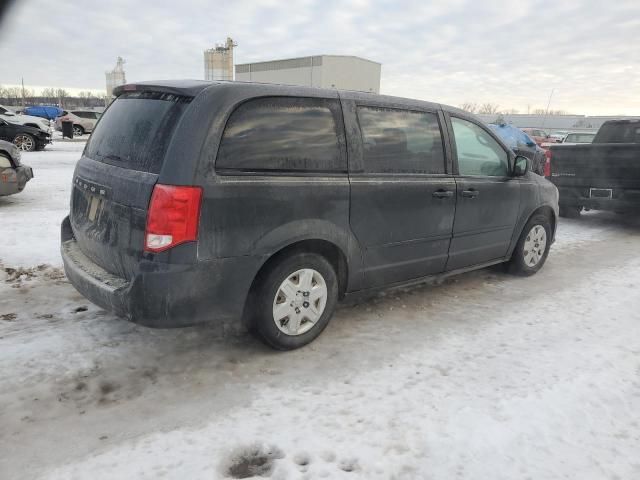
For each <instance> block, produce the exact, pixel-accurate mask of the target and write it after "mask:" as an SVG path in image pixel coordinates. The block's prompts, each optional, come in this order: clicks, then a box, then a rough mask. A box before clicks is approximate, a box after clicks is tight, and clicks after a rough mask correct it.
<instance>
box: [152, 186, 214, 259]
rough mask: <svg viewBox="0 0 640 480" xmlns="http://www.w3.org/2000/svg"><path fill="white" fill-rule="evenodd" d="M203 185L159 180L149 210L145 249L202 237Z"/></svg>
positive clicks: (156, 248)
mask: <svg viewBox="0 0 640 480" xmlns="http://www.w3.org/2000/svg"><path fill="white" fill-rule="evenodd" d="M201 201H202V188H200V187H181V186H174V185H162V184H159V183H158V184H156V186H155V187H153V193H152V194H151V202H150V203H149V211H148V213H147V228H146V230H145V235H144V238H145V243H144V249H145V251H147V252H162V251H163V250H167V249H169V248H172V247H175V246H176V245H179V244H181V243H184V242H192V241H195V240H197V239H198V221H199V219H200V203H201Z"/></svg>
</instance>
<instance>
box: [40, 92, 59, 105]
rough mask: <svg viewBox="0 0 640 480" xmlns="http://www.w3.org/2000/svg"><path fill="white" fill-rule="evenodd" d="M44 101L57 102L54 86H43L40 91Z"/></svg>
mask: <svg viewBox="0 0 640 480" xmlns="http://www.w3.org/2000/svg"><path fill="white" fill-rule="evenodd" d="M40 95H42V98H43V100H44V101H45V103H58V96H57V95H56V89H55V88H44V89H43V90H42V92H41V93H40Z"/></svg>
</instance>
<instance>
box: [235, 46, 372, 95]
mask: <svg viewBox="0 0 640 480" xmlns="http://www.w3.org/2000/svg"><path fill="white" fill-rule="evenodd" d="M381 67H382V65H381V64H380V63H378V62H373V61H371V60H367V59H366V58H360V57H353V56H347V55H317V56H313V57H301V58H288V59H284V60H271V61H268V62H256V63H244V64H240V65H236V80H239V81H246V82H263V83H282V84H287V85H303V86H307V87H323V88H339V89H343V90H357V91H361V92H372V93H380V69H381Z"/></svg>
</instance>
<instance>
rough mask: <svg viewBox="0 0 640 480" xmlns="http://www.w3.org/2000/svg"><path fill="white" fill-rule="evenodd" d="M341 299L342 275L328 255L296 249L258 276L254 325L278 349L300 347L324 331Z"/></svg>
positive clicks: (262, 337) (261, 335) (259, 333)
mask: <svg viewBox="0 0 640 480" xmlns="http://www.w3.org/2000/svg"><path fill="white" fill-rule="evenodd" d="M337 301H338V277H337V275H336V272H335V270H334V268H333V267H332V266H331V264H330V263H329V262H328V261H327V259H326V258H324V257H322V256H320V255H317V254H314V253H296V254H293V255H291V256H288V257H284V258H283V259H281V260H280V261H279V262H277V263H275V264H273V265H272V266H270V267H268V269H267V270H266V271H265V272H264V273H263V274H261V275H260V277H259V278H258V287H257V292H256V298H255V302H254V305H253V308H252V310H253V311H252V314H253V321H252V326H253V327H254V331H255V332H256V333H258V335H259V336H260V338H261V339H262V340H263V341H264V342H265V343H266V344H267V345H269V346H271V347H273V348H275V349H278V350H293V349H295V348H300V347H302V346H304V345H306V344H308V343H310V342H312V341H313V340H314V339H315V338H316V337H317V336H318V335H320V334H321V333H322V331H323V330H324V329H325V327H326V326H327V325H328V323H329V321H330V320H331V317H332V316H333V312H334V310H335V308H336V304H337Z"/></svg>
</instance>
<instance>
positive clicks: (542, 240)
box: [509, 214, 551, 276]
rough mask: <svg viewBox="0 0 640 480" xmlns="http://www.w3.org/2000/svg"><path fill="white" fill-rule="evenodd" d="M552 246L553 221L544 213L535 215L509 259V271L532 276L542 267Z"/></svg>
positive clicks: (526, 226) (523, 231)
mask: <svg viewBox="0 0 640 480" xmlns="http://www.w3.org/2000/svg"><path fill="white" fill-rule="evenodd" d="M550 247H551V221H550V220H549V217H547V216H546V215H543V214H537V215H534V216H533V217H532V218H531V219H530V220H529V221H528V222H527V224H526V225H525V227H524V229H523V230H522V234H521V235H520V238H519V239H518V243H517V244H516V248H515V250H514V251H513V255H512V256H511V260H510V261H509V271H510V272H511V273H514V274H516V275H522V276H530V275H533V274H534V273H536V272H537V271H538V270H540V269H541V268H542V266H543V265H544V263H545V262H546V261H547V256H548V255H549V248H550Z"/></svg>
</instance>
